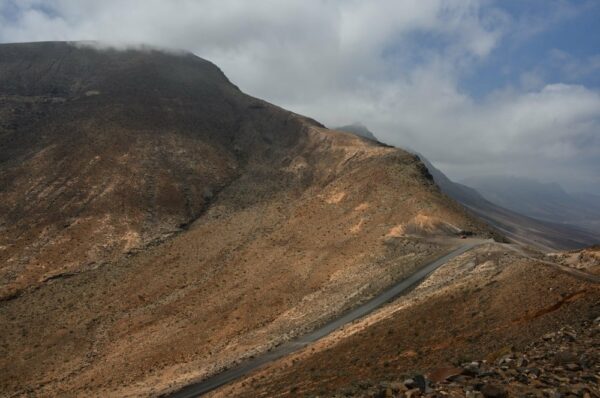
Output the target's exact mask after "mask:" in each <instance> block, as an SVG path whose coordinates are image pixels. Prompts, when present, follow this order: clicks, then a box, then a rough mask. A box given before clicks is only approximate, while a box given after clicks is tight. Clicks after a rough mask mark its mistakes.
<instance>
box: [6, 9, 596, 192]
mask: <svg viewBox="0 0 600 398" xmlns="http://www.w3.org/2000/svg"><path fill="white" fill-rule="evenodd" d="M542 3H543V4H541V6H542V7H544V8H545V9H547V10H549V11H548V13H549V15H553V16H555V17H554V18H550V19H551V20H557V19H559V18H561V16H563V15H574V12H575V11H573V10H572V8H571V7H568V5H566V3H563V2H562V1H558V2H552V3H547V2H542ZM0 15H2V17H0V41H3V42H12V41H34V40H100V41H103V42H107V43H109V45H111V46H117V47H119V46H125V45H131V43H148V44H151V45H154V46H161V47H171V48H173V47H174V48H182V49H185V50H189V51H193V52H194V53H196V54H198V55H199V56H201V57H204V58H207V59H209V60H211V61H213V62H215V63H216V64H217V65H219V66H220V67H221V68H222V69H223V70H224V72H225V73H226V74H227V75H228V76H229V78H230V79H231V80H232V81H233V82H234V83H235V84H237V85H238V86H239V87H240V88H242V89H243V90H244V91H246V92H248V93H249V94H251V95H255V96H258V97H262V98H265V99H267V100H270V101H272V102H274V103H277V104H278V105H281V106H283V107H286V108H288V109H291V110H293V111H296V112H299V113H303V114H307V115H309V116H312V117H315V118H316V119H318V120H320V121H322V122H324V123H325V124H327V125H342V124H347V123H349V122H351V121H355V120H359V121H362V122H363V123H365V124H366V125H367V126H369V128H370V129H371V130H373V131H375V133H376V134H377V135H378V136H379V137H380V138H381V139H383V140H385V141H387V142H389V143H392V144H396V145H402V146H408V147H411V148H413V149H415V150H418V151H420V152H422V153H424V154H425V155H426V156H428V157H430V158H431V160H432V161H433V162H434V163H436V164H438V165H439V166H441V167H442V169H444V170H445V171H448V172H449V173H450V175H451V176H453V177H456V178H461V177H465V176H469V175H474V174H477V173H488V172H489V173H494V174H498V173H502V172H504V171H506V172H507V173H511V174H517V175H527V174H529V175H530V176H533V177H539V178H542V179H549V178H553V177H557V178H560V179H561V180H560V182H563V183H564V182H569V181H570V182H572V181H574V180H575V179H573V178H570V177H569V176H572V175H577V176H578V179H579V181H580V182H579V183H578V184H579V185H577V186H573V187H574V188H579V187H580V186H581V187H583V186H589V185H590V184H598V185H597V186H598V188H597V189H598V190H600V184H599V183H600V182H599V181H598V174H600V173H598V172H597V171H596V172H591V171H590V167H591V168H592V169H593V167H594V166H596V167H600V164H599V162H598V161H595V160H594V159H598V158H600V157H599V155H600V154H599V150H600V142H598V138H596V137H597V136H598V131H599V130H598V128H599V127H600V125H599V118H600V97H599V94H598V92H597V91H594V90H593V89H591V88H586V87H585V86H581V85H577V84H560V82H548V81H545V80H544V74H543V73H541V72H540V71H538V70H523V71H522V73H521V74H520V77H521V78H520V85H519V87H511V86H507V87H503V88H502V89H500V90H496V91H494V92H491V93H488V94H487V95H485V96H483V98H478V97H475V96H473V95H470V94H469V93H468V92H467V91H465V89H464V88H463V87H461V86H460V81H461V78H462V77H463V76H464V75H466V74H470V73H475V72H476V70H477V68H478V66H479V65H481V63H482V62H485V60H486V59H487V58H488V57H489V56H490V54H492V53H493V52H494V50H495V49H496V48H497V46H498V45H499V44H500V43H503V41H505V40H507V39H510V40H512V41H515V42H517V41H519V40H527V38H529V37H532V36H534V35H536V34H540V32H543V31H544V30H545V29H547V26H544V22H543V21H542V20H541V19H536V18H535V17H534V16H532V15H530V14H527V15H524V16H523V17H520V16H518V15H517V16H515V15H514V14H510V13H508V12H507V11H506V10H504V9H502V8H501V7H498V6H496V3H494V2H491V1H487V0H481V1H478V0H460V1H459V0H430V1H420V0H405V1H397V0H371V1H359V0H287V1H281V0H258V1H252V2H249V1H246V0H200V1H195V0H194V1H192V0H177V1H171V2H165V1H159V0H143V1H142V0H131V1H122V0H119V1H117V0H104V1H101V2H98V1H75V0H50V1H36V0H24V1H19V2H18V3H16V2H12V1H6V0H0ZM127 43H129V44H127ZM562 55H564V54H561V53H559V52H558V50H557V51H556V52H555V53H554V55H553V57H552V59H551V62H560V60H559V58H560V56H562ZM590 59H591V60H595V58H590ZM576 61H577V60H575V59H573V58H572V57H570V58H569V59H568V62H566V61H565V62H564V68H565V69H568V70H569V73H571V74H572V75H575V74H578V73H579V74H584V73H590V72H589V71H588V69H589V68H590V67H587V69H586V67H583V66H581V64H582V63H581V62H576ZM594 65H595V63H594ZM592 70H593V71H596V70H597V69H596V67H593V68H592ZM570 83H572V82H570ZM596 170H598V169H596ZM572 185H573V184H572Z"/></svg>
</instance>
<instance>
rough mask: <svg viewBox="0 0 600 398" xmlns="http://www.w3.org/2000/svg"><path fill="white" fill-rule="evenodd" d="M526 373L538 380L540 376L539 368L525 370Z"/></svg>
mask: <svg viewBox="0 0 600 398" xmlns="http://www.w3.org/2000/svg"><path fill="white" fill-rule="evenodd" d="M527 373H529V374H530V375H532V376H535V377H536V378H538V377H540V375H541V374H542V371H541V370H540V369H539V368H529V369H527Z"/></svg>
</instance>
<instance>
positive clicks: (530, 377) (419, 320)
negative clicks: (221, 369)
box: [210, 244, 600, 397]
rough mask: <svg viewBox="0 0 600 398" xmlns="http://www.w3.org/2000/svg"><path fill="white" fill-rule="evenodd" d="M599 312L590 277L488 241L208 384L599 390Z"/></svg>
mask: <svg viewBox="0 0 600 398" xmlns="http://www.w3.org/2000/svg"><path fill="white" fill-rule="evenodd" d="M598 316H600V285H599V284H598V281H597V280H596V282H592V281H590V280H588V278H580V277H579V276H577V275H573V274H571V273H569V272H565V270H563V269H562V268H560V267H558V266H553V265H551V264H548V263H542V262H539V261H537V260H535V259H533V258H531V257H529V256H525V255H523V254H520V253H519V251H514V250H513V249H512V248H511V247H510V246H507V245H500V244H489V245H487V246H483V247H480V248H479V249H476V250H473V251H471V252H467V253H465V254H463V255H462V256H460V257H457V258H456V259H454V260H453V261H452V262H450V263H448V264H447V265H445V266H443V267H441V268H439V269H438V270H436V271H435V272H434V273H433V274H432V275H431V276H430V277H429V278H428V280H427V281H425V282H424V283H423V284H422V285H420V286H418V287H417V288H416V289H415V290H414V291H412V292H411V293H409V294H407V295H405V296H403V297H401V298H399V299H397V300H396V301H394V302H392V303H390V304H389V305H388V306H386V307H383V308H381V309H380V310H379V311H378V312H376V313H374V314H373V315H371V316H369V317H367V318H365V319H362V320H360V321H358V322H356V323H354V324H352V325H349V326H347V327H345V328H343V329H341V330H339V331H338V332H336V333H334V334H332V335H330V336H328V337H327V338H325V339H323V340H322V341H320V342H318V343H316V344H315V345H313V346H312V347H309V348H307V349H304V350H303V351H301V352H298V353H297V354H294V355H292V356H291V357H289V358H286V359H284V360H280V361H278V362H276V363H273V364H271V365H269V366H267V367H265V368H264V369H262V370H259V371H257V372H255V373H254V374H251V375H249V376H248V377H245V378H243V379H241V380H239V381H237V382H236V383H232V384H231V385H228V386H225V387H223V388H221V389H220V390H217V391H215V392H214V393H212V395H210V396H212V397H225V396H227V397H230V396H326V397H329V396H337V397H341V396H359V397H364V396H377V397H415V396H432V397H433V396H437V397H440V396H454V397H464V396H471V397H481V396H486V397H502V396H506V394H509V396H519V397H520V396H551V397H566V396H579V397H584V396H598V395H597V394H598V389H597V380H598V379H597V377H598V375H597V371H598V366H599V362H598V360H600V358H599V357H598V342H599V337H600V334H599V330H600V329H598V327H599V325H598V319H597V318H598ZM409 379H410V380H409ZM486 386H487V387H486ZM528 394H530V395H528ZM531 394H532V395H531ZM569 394H573V395H569ZM585 394H588V395H585Z"/></svg>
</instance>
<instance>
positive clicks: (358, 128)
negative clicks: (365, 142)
mask: <svg viewBox="0 0 600 398" xmlns="http://www.w3.org/2000/svg"><path fill="white" fill-rule="evenodd" d="M334 130H339V131H347V132H348V133H352V134H356V135H358V136H361V137H364V138H367V139H369V140H372V141H377V142H379V140H378V139H377V137H375V135H374V134H373V133H372V132H371V130H369V129H368V128H367V126H365V125H364V124H362V123H358V122H357V123H353V124H348V125H346V126H341V127H336V128H334Z"/></svg>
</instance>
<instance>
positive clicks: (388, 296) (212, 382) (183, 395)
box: [163, 240, 488, 398]
mask: <svg viewBox="0 0 600 398" xmlns="http://www.w3.org/2000/svg"><path fill="white" fill-rule="evenodd" d="M484 242H488V241H481V240H477V241H475V240H473V241H468V242H465V244H464V245H462V246H460V247H459V248H457V249H455V250H453V251H451V252H450V253H448V254H446V255H445V256H444V257H441V258H439V259H437V260H435V261H434V262H432V263H429V264H427V265H426V266H424V267H423V268H421V269H420V270H418V271H417V272H415V273H414V274H412V275H411V276H409V277H408V278H406V279H404V280H402V281H401V282H398V283H397V284H395V285H393V286H391V287H389V288H388V289H387V290H385V291H384V292H382V293H381V294H379V295H378V296H376V297H374V298H373V299H371V300H369V301H367V302H366V303H364V304H362V305H361V306H359V307H357V308H355V309H353V310H351V311H349V312H347V313H345V314H343V315H342V316H340V317H339V318H336V319H333V320H331V321H330V322H328V323H327V324H325V325H323V326H321V327H320V328H318V329H316V330H315V331H313V332H312V333H309V334H307V335H304V336H301V337H298V338H297V339H296V340H292V341H290V342H287V343H284V344H282V345H280V346H278V347H276V348H274V349H272V350H271V351H268V352H266V353H264V354H261V355H259V356H257V357H254V358H253V359H250V360H247V361H244V362H242V363H240V364H239V365H237V366H235V367H233V368H230V369H228V370H225V371H223V372H221V373H217V374H215V375H214V376H211V377H209V378H208V379H206V380H203V381H200V382H197V383H194V384H190V385H187V386H185V387H183V388H182V389H180V390H178V391H176V392H174V393H171V394H165V395H163V397H168V398H190V397H197V396H200V395H202V394H206V393H207V392H209V391H212V390H214V389H216V388H218V387H221V386H222V385H224V384H227V383H229V382H231V381H233V380H235V379H237V378H240V377H242V376H244V375H247V374H248V373H250V372H252V371H254V370H256V369H258V368H260V367H262V366H263V365H265V364H267V363H269V362H273V361H275V360H277V359H279V358H282V357H284V356H286V355H289V354H291V353H292V352H294V351H297V350H299V349H301V348H304V347H306V346H307V345H309V344H311V343H313V342H315V341H317V340H319V339H320V338H322V337H324V336H327V335H328V334H329V333H331V332H333V331H334V330H336V329H338V328H340V327H342V326H344V325H346V324H348V323H350V322H352V321H354V320H356V319H358V318H361V317H363V316H365V315H367V314H369V313H370V312H372V311H373V310H375V309H377V308H378V307H380V306H382V305H383V304H385V303H387V302H389V301H390V300H392V299H393V298H395V297H397V296H398V295H400V294H401V293H403V292H405V291H406V290H407V289H410V288H411V287H413V286H414V285H416V284H418V283H419V282H421V281H422V280H423V279H425V277H426V276H427V275H429V274H430V273H432V272H433V271H435V270H436V269H437V268H439V267H441V266H442V265H444V264H445V263H446V262H448V261H450V260H452V259H453V258H455V257H456V256H459V255H461V254H463V253H464V252H466V251H468V250H470V249H472V248H473V247H475V246H478V245H480V244H482V243H484Z"/></svg>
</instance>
